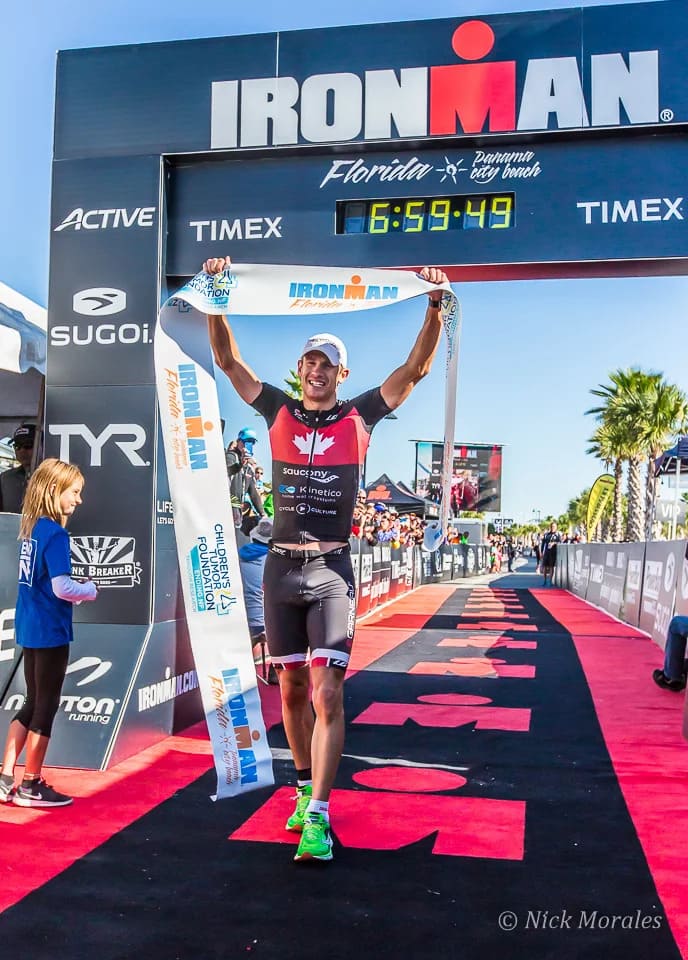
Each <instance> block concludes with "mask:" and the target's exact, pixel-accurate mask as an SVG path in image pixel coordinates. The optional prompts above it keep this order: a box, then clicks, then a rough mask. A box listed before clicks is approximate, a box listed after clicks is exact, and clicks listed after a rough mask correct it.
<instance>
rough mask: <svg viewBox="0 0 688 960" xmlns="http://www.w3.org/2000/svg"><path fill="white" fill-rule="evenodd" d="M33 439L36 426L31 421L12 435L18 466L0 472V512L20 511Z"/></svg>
mask: <svg viewBox="0 0 688 960" xmlns="http://www.w3.org/2000/svg"><path fill="white" fill-rule="evenodd" d="M35 440H36V427H35V426H34V424H33V423H23V424H22V425H21V426H20V427H17V429H16V430H15V431H14V434H13V435H12V444H13V445H14V456H15V459H16V460H17V461H18V463H19V466H18V467H14V469H12V470H5V471H4V473H0V513H3V512H4V513H21V512H22V504H23V502H24V494H25V493H26V485H27V483H28V482H29V477H30V476H31V461H32V459H33V445H34V443H35Z"/></svg>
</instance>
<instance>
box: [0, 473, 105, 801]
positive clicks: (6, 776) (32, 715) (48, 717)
mask: <svg viewBox="0 0 688 960" xmlns="http://www.w3.org/2000/svg"><path fill="white" fill-rule="evenodd" d="M83 485H84V478H83V476H82V475H81V471H80V470H79V468H78V467H75V466H73V465H72V464H69V463H64V462H63V461H62V460H54V459H49V460H44V461H43V463H41V464H40V466H39V467H38V469H37V470H36V471H35V473H34V474H33V475H32V476H31V479H30V480H29V484H28V487H27V489H26V496H25V498H24V506H23V510H22V517H21V524H20V527H19V540H20V544H21V545H20V548H19V590H18V595H17V607H16V611H15V619H14V624H15V634H16V640H17V643H18V644H19V645H20V646H21V647H22V648H23V658H24V677H25V679H26V699H25V700H24V705H23V706H22V707H21V709H20V710H19V712H18V713H17V715H16V716H15V717H14V719H13V720H12V722H11V724H10V728H9V731H8V733H7V741H6V744H5V754H4V758H3V764H2V774H1V775H0V802H2V803H9V802H14V803H15V804H16V805H17V806H19V807H64V806H67V804H69V803H71V802H72V798H71V797H68V796H66V795H65V794H63V793H58V791H57V790H54V789H53V788H52V787H51V786H50V785H49V784H47V783H46V782H45V780H44V779H43V777H42V775H41V772H42V769H43V761H44V759H45V754H46V750H47V749H48V743H49V742H50V734H51V731H52V725H53V720H54V719H55V714H56V713H57V709H58V707H59V705H60V696H61V693H62V683H63V681H64V678H65V673H66V671H67V663H68V661H69V644H70V643H71V642H72V639H73V636H72V604H74V603H81V602H82V601H83V600H95V599H96V596H97V594H98V591H97V589H96V586H95V584H94V583H91V582H88V583H78V582H77V581H76V580H73V579H72V577H71V572H72V564H71V558H70V554H69V535H68V534H67V531H66V530H65V529H64V528H65V526H66V523H67V520H68V519H69V517H71V516H72V514H73V513H74V511H75V510H76V508H77V507H78V506H79V504H80V503H81V490H82V488H83ZM24 747H26V765H25V769H24V779H23V780H22V782H21V784H19V786H16V787H15V783H14V767H15V764H16V763H17V760H18V758H19V755H20V754H21V752H22V750H23V749H24Z"/></svg>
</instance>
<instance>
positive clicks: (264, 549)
mask: <svg viewBox="0 0 688 960" xmlns="http://www.w3.org/2000/svg"><path fill="white" fill-rule="evenodd" d="M249 536H250V541H249V543H245V544H244V546H243V547H241V548H240V550H239V567H240V569H241V582H242V585H243V588H244V606H245V607H246V616H247V619H248V629H249V633H250V635H251V643H253V644H254V645H256V644H257V643H260V644H261V645H265V643H266V638H265V614H264V612H263V571H264V570H265V558H266V557H267V555H268V545H269V543H270V538H271V537H272V520H271V519H270V518H269V517H263V518H262V519H260V520H259V521H258V524H257V525H256V526H255V527H254V528H253V529H252V530H251V533H250V534H249ZM267 680H268V683H278V682H279V681H278V679H277V674H276V673H275V668H274V667H273V666H272V664H270V670H269V672H268V677H267Z"/></svg>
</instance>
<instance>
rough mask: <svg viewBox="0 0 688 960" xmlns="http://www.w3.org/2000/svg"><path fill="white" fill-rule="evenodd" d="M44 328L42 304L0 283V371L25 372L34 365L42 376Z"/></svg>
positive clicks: (46, 322)
mask: <svg viewBox="0 0 688 960" xmlns="http://www.w3.org/2000/svg"><path fill="white" fill-rule="evenodd" d="M47 329H48V312H47V310H46V309H45V308H44V307H40V306H39V305H38V304H37V303H34V302H33V300H29V298H28V297H24V296H22V294H21V293H17V291H16V290H13V289H12V288H11V287H8V286H7V285H6V284H4V283H0V370H9V371H10V372H11V373H25V372H26V371H27V370H28V369H29V368H30V367H35V368H36V370H38V371H39V372H40V373H42V374H44V375H45V354H46V333H47Z"/></svg>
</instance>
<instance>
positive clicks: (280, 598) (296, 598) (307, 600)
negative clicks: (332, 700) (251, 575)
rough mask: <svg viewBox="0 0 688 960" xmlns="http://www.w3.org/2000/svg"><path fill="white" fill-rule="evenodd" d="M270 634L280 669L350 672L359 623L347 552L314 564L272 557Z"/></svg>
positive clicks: (268, 567) (268, 563)
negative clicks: (308, 660) (306, 668)
mask: <svg viewBox="0 0 688 960" xmlns="http://www.w3.org/2000/svg"><path fill="white" fill-rule="evenodd" d="M263 584H264V607H265V633H266V636H267V641H268V648H269V650H270V657H271V658H272V662H273V663H274V664H275V666H276V667H283V668H285V669H294V668H297V667H303V666H304V665H305V664H306V662H307V658H308V652H309V651H310V665H311V666H312V667H338V668H339V669H341V670H346V667H347V665H348V663H349V656H350V654H351V644H352V643H353V639H354V626H355V622H356V590H355V586H354V574H353V569H352V567H351V554H350V553H349V550H348V548H347V549H344V550H341V551H339V550H337V551H335V552H334V553H329V554H328V553H326V554H323V555H322V556H319V557H317V558H315V559H312V560H306V561H303V560H301V559H291V558H288V557H281V556H278V555H276V554H274V553H268V555H267V558H266V560H265V573H264V581H263Z"/></svg>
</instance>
